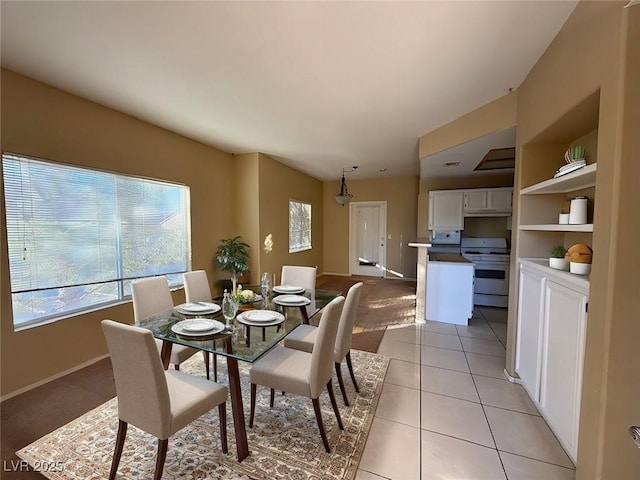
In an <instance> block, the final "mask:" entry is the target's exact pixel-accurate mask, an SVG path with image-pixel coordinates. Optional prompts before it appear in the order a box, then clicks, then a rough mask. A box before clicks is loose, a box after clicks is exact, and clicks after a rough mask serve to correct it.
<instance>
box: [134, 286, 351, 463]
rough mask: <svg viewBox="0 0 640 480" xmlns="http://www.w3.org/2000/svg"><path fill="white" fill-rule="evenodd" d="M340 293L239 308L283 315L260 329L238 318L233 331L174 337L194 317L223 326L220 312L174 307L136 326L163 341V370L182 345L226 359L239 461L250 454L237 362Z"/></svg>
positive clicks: (265, 348)
mask: <svg viewBox="0 0 640 480" xmlns="http://www.w3.org/2000/svg"><path fill="white" fill-rule="evenodd" d="M245 288H251V289H252V290H254V291H258V290H259V288H260V287H257V290H256V288H254V287H245ZM341 294H342V293H341V292H338V291H332V290H319V289H316V290H315V291H306V292H304V293H303V294H301V295H302V296H304V297H306V298H308V299H309V303H308V304H307V305H297V304H292V305H289V304H287V305H279V304H278V300H276V299H277V296H278V295H277V294H275V293H274V295H275V296H273V297H271V296H270V297H269V298H268V299H267V300H266V301H263V300H260V301H258V302H256V303H252V304H244V305H241V308H240V310H239V312H238V314H241V313H243V312H248V311H250V310H253V309H260V310H273V311H276V312H278V313H280V314H282V315H284V320H283V321H282V322H281V323H278V324H277V325H275V324H274V325H271V326H261V325H259V324H257V323H254V324H252V325H247V323H250V322H245V323H240V319H238V318H236V319H235V320H234V327H233V329H225V330H224V331H221V332H219V333H216V334H214V335H202V336H200V335H198V336H195V335H192V334H190V335H189V336H183V335H180V334H176V333H175V332H174V331H173V330H172V327H173V326H174V325H175V324H176V323H178V322H181V321H183V320H188V319H193V318H194V317H199V318H211V319H216V320H219V321H221V322H222V323H225V320H224V318H223V317H222V313H221V311H217V312H216V313H212V314H202V313H198V314H197V315H196V314H185V313H184V310H182V309H179V308H173V309H171V310H167V311H164V312H160V313H157V314H155V315H152V316H151V317H148V318H145V319H143V320H141V321H139V322H136V323H135V326H137V327H141V328H146V329H147V330H150V331H151V332H152V333H153V336H154V337H155V338H157V339H159V340H162V351H161V354H160V355H161V358H162V363H163V365H164V368H165V369H167V368H168V367H169V358H170V357H171V349H172V346H173V344H179V345H185V346H188V347H192V348H195V349H198V350H202V351H204V352H209V353H214V354H216V355H221V356H223V357H226V361H227V362H226V363H227V373H228V377H229V394H230V398H231V410H232V413H233V424H234V431H235V436H236V448H237V455H238V461H242V460H244V459H245V458H246V457H247V456H248V455H249V446H248V442H247V431H246V425H245V418H244V409H243V406H242V390H241V388H240V372H239V369H238V361H242V362H248V363H254V362H255V361H257V360H258V359H259V358H260V357H261V356H263V355H264V354H265V353H267V352H268V351H269V350H271V349H272V348H273V347H274V346H275V345H276V344H278V342H280V341H281V340H282V339H283V338H284V337H286V336H287V335H288V334H289V333H290V332H291V331H292V330H293V329H294V328H296V327H297V326H298V325H300V324H302V323H309V320H310V319H311V318H313V317H314V315H316V314H317V313H318V312H319V311H320V310H322V308H323V307H325V306H326V305H327V304H329V302H331V301H332V300H333V299H334V298H336V297H337V296H339V295H341ZM274 300H275V301H274ZM213 303H216V304H217V305H220V303H221V299H213Z"/></svg>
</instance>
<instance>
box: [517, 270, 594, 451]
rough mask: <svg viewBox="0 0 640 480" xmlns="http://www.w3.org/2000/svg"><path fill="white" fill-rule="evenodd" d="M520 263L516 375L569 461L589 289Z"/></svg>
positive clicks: (574, 438)
mask: <svg viewBox="0 0 640 480" xmlns="http://www.w3.org/2000/svg"><path fill="white" fill-rule="evenodd" d="M520 264H521V265H520V284H519V299H518V300H519V301H518V333H517V353H516V372H517V373H518V375H519V376H520V380H521V382H522V385H523V386H524V388H525V390H526V391H527V393H528V394H529V396H530V397H531V399H532V400H533V401H534V403H535V404H536V406H537V407H538V409H539V410H540V413H541V414H542V416H543V417H544V418H545V420H546V421H547V423H548V424H549V427H550V428H551V429H552V430H553V432H554V433H555V435H556V437H557V438H558V440H559V441H560V443H561V444H562V446H563V447H564V449H565V450H566V452H567V454H568V455H569V457H570V458H571V459H572V460H573V461H574V462H575V461H576V458H577V450H578V426H579V420H580V400H581V395H582V376H583V374H582V369H583V363H584V346H585V335H586V327H587V303H588V288H589V285H588V282H587V281H586V280H583V279H581V278H579V277H576V276H572V275H571V274H569V273H567V272H562V271H555V270H551V269H549V268H548V267H546V265H544V262H543V261H541V260H521V261H520Z"/></svg>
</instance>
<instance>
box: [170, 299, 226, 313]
mask: <svg viewBox="0 0 640 480" xmlns="http://www.w3.org/2000/svg"><path fill="white" fill-rule="evenodd" d="M176 310H178V311H179V312H181V313H186V314H191V315H199V314H203V313H216V312H218V311H220V305H217V304H215V303H210V302H193V303H183V304H182V305H178V306H177V307H176Z"/></svg>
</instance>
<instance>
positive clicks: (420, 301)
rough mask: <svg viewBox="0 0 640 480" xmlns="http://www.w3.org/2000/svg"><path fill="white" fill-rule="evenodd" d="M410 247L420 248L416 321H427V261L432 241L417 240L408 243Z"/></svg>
mask: <svg viewBox="0 0 640 480" xmlns="http://www.w3.org/2000/svg"><path fill="white" fill-rule="evenodd" d="M408 245H409V246H410V247H414V248H417V249H418V268H417V278H416V317H415V318H416V323H425V322H426V316H425V300H426V298H427V263H428V262H429V256H428V255H427V249H428V248H430V247H431V243H429V242H427V241H425V242H422V241H416V242H411V243H409V244H408Z"/></svg>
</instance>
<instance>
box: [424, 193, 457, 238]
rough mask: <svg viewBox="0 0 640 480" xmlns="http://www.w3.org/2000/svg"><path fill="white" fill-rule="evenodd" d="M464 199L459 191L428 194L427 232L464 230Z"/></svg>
mask: <svg viewBox="0 0 640 480" xmlns="http://www.w3.org/2000/svg"><path fill="white" fill-rule="evenodd" d="M463 203H464V197H463V193H462V192H461V191H438V192H431V193H429V230H433V231H436V232H438V231H440V232H444V231H450V230H462V229H463V228H464V213H463Z"/></svg>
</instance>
